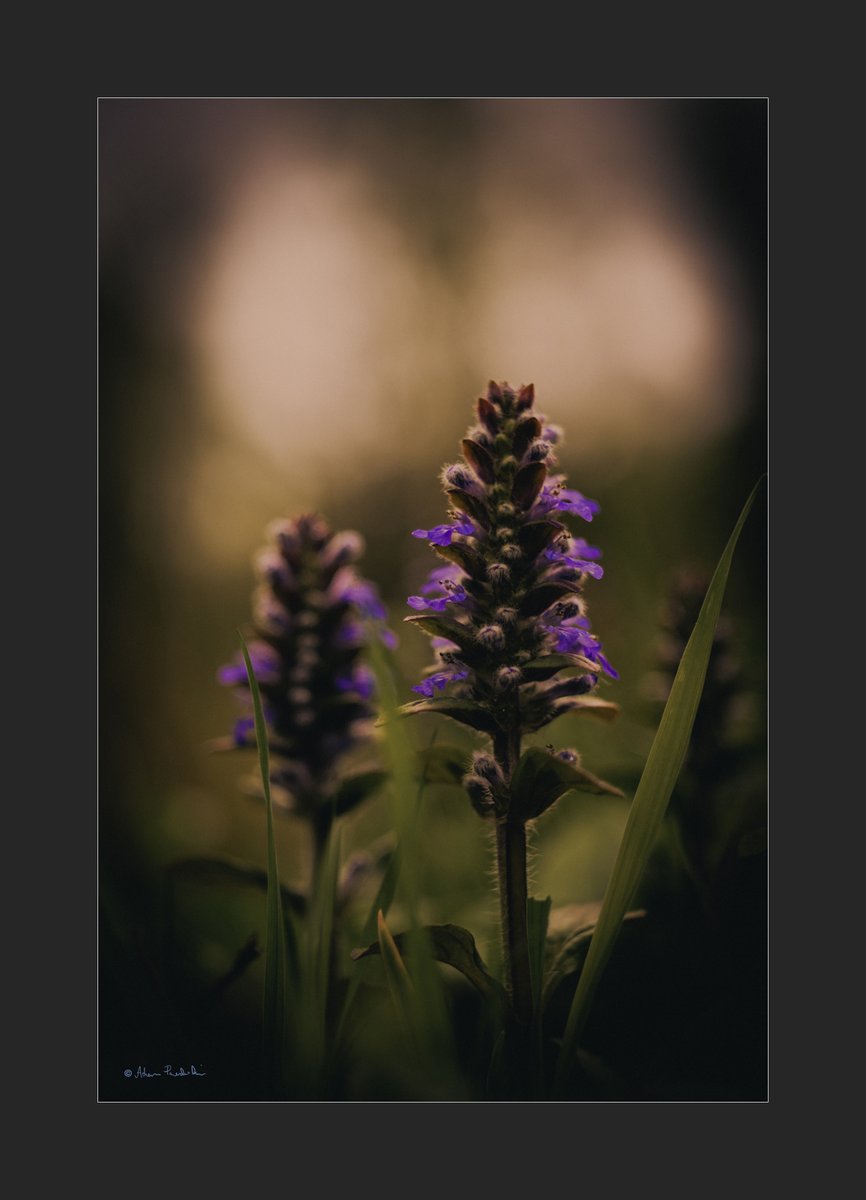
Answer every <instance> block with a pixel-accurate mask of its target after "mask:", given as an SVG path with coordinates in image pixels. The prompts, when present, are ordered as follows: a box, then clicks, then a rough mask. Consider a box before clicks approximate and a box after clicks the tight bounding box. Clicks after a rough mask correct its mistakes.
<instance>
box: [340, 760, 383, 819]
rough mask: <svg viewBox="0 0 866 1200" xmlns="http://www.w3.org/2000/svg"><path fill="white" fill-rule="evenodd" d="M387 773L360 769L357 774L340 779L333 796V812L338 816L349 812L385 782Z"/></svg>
mask: <svg viewBox="0 0 866 1200" xmlns="http://www.w3.org/2000/svg"><path fill="white" fill-rule="evenodd" d="M387 778H388V775H387V773H386V772H385V771H362V772H361V773H360V774H358V775H349V776H348V777H347V778H346V779H344V780H342V782H341V783H340V786H339V787H338V788H337V790H336V792H335V793H334V796H333V805H334V813H335V815H336V816H338V817H340V816H342V815H343V813H347V812H350V811H351V810H352V809H353V808H355V807H356V806H357V805H358V804H360V803H361V801H362V800H366V798H367V797H368V796H371V795H372V794H373V792H376V791H378V790H379V788H380V787H381V786H382V785H383V784H384V783H385V781H386V780H387Z"/></svg>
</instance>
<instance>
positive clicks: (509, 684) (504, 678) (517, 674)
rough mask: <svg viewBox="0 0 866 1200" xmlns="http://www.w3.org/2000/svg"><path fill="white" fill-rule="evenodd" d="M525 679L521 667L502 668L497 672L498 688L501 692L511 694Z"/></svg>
mask: <svg viewBox="0 0 866 1200" xmlns="http://www.w3.org/2000/svg"><path fill="white" fill-rule="evenodd" d="M522 679H523V672H522V671H521V669H520V667H500V668H499V670H498V671H497V672H496V686H497V688H498V689H499V691H500V692H511V691H513V690H514V688H516V687H517V685H518V684H519V683H520V681H521V680H522Z"/></svg>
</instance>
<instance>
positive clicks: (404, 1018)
mask: <svg viewBox="0 0 866 1200" xmlns="http://www.w3.org/2000/svg"><path fill="white" fill-rule="evenodd" d="M376 920H377V926H378V935H379V940H378V941H377V942H376V946H377V947H378V950H379V953H380V954H381V955H382V962H383V963H384V966H385V979H386V980H387V982H388V990H389V992H390V993H391V999H392V1000H393V1002H394V1007H395V1009H396V1010H397V1018H398V1020H399V1021H400V1024H401V1026H402V1028H403V1030H404V1032H405V1033H406V1034H411V1031H412V1028H413V1025H414V1020H413V1018H414V1015H415V1005H414V988H413V986H412V980H411V979H410V978H409V972H408V971H407V970H406V964H405V963H404V962H403V959H402V957H401V955H400V951H399V950H398V949H397V944H396V942H395V941H394V937H393V935H392V933H391V930H390V929H389V928H388V923H387V922H386V920H385V917H384V916H383V914H382V910H381V909H380V910H379V912H378V914H377V917H376Z"/></svg>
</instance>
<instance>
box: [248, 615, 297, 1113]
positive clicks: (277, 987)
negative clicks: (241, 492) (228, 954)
mask: <svg viewBox="0 0 866 1200" xmlns="http://www.w3.org/2000/svg"><path fill="white" fill-rule="evenodd" d="M238 636H239V637H240V642H241V651H242V652H243V656H244V662H245V664H246V669H247V679H248V680H249V685H250V693H251V695H252V698H253V715H254V718H255V726H256V744H257V746H258V750H259V769H260V771H261V776H262V788H263V789H264V794H265V811H266V813H267V843H268V844H267V854H268V890H267V927H266V934H265V990H264V1010H263V1018H264V1031H263V1032H264V1052H265V1067H266V1071H267V1074H268V1077H269V1079H270V1080H271V1082H272V1084H273V1085H274V1086H275V1087H276V1088H277V1089H278V1090H281V1089H282V1088H283V1087H284V1085H285V1083H286V1079H287V1073H288V1057H289V1035H290V1024H289V970H288V965H289V955H288V946H287V943H286V927H285V922H284V919H283V909H282V897H281V892H280V876H279V871H278V867H277V843H276V838H275V836H274V806H273V803H272V802H271V777H270V761H269V755H268V731H267V726H266V725H265V718H264V713H263V712H262V697H261V693H260V692H259V684H258V680H257V679H256V677H255V673H254V672H253V665H252V663H251V662H250V655H249V651H248V650H247V644H246V642H245V641H244V637H243V634H241V633H240V632H239V633H238Z"/></svg>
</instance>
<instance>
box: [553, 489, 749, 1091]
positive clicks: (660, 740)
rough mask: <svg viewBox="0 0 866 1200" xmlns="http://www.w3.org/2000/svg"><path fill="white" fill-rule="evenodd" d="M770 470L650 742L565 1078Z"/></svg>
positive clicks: (652, 837) (564, 1063) (721, 567)
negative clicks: (737, 550) (735, 557)
mask: <svg viewBox="0 0 866 1200" xmlns="http://www.w3.org/2000/svg"><path fill="white" fill-rule="evenodd" d="M762 482H763V476H762V478H761V479H759V480H758V482H757V483H756V484H755V486H754V488H753V489H752V492H751V495H750V496H749V498H748V500H747V501H746V503H745V504H744V505H743V510H742V512H741V513H740V516H739V519H738V520H737V523H736V525H735V526H734V531H733V533H732V534H731V536H730V538H729V540H728V544H727V546H726V547H725V549H724V551H723V552H722V556H721V558H720V559H719V563H718V566H717V567H716V570H715V572H714V574H713V578H712V580H711V581H710V586H709V588H708V589H707V594H706V596H705V597H704V602H703V604H702V606H701V611H700V613H699V614H698V619H697V621H696V623H695V627H694V629H693V630H692V634H691V637H690V638H689V640H688V643H687V644H686V648H685V650H684V651H683V656H682V658H681V660H680V665H679V667H678V668H677V673H676V676H675V678H674V682H673V686H672V688H671V693H670V696H669V697H668V701H667V704H666V705H665V709H664V712H663V713H662V718H661V721H660V723H659V727H658V730H657V731H656V735H655V738H654V739H653V744H652V746H651V748H650V752H649V756H648V758H647V761H646V765H645V767H644V770H643V774H642V775H641V779H640V782H639V784H638V787H637V791H636V792H635V797H634V800H633V802H632V805H631V809H630V811H629V815H628V820H627V821H626V826H625V830H624V832H623V837H622V842H621V843H620V847H619V852H618V854H617V858H616V862H615V863H614V867H613V871H612V873H611V877H610V880H609V882H608V886H607V890H606V892H605V896H604V900H603V902H602V907H601V912H600V913H599V918H598V924H597V925H596V928H595V932H594V934H593V937H592V941H591V943H590V947H589V952H588V953H587V957H586V963H585V964H584V967H583V970H582V972H581V974H580V980H579V983H578V986H577V989H576V991H575V994H574V998H573V1000H572V1004H571V1009H570V1011H569V1015H568V1021H567V1023H566V1027H565V1033H564V1036H563V1041H562V1048H561V1051H560V1055H559V1062H558V1065H557V1079H558V1081H559V1082H560V1083H561V1082H562V1080H563V1079H564V1077H565V1075H566V1073H567V1071H568V1069H569V1066H570V1064H571V1063H572V1061H573V1059H574V1057H575V1053H576V1049H577V1045H578V1041H579V1039H580V1036H581V1034H582V1032H583V1028H584V1025H585V1023H586V1018H587V1014H588V1013H589V1009H590V1006H591V1004H592V1000H593V997H594V995H595V992H596V989H597V988H598V983H599V980H600V978H601V975H602V972H603V971H604V968H605V966H606V964H607V962H608V959H609V958H610V955H611V952H612V950H613V946H614V942H615V941H616V938H617V936H618V934H619V931H620V929H621V927H622V922H623V918H624V917H625V915H626V912H627V910H628V908H629V906H630V904H631V902H632V900H633V898H634V895H635V892H636V890H637V887H638V884H639V883H640V879H641V876H642V875H643V872H644V869H645V867H646V864H647V860H648V859H649V856H650V853H651V851H652V848H653V845H654V844H655V841H656V838H657V836H658V834H659V831H660V829H661V825H662V819H663V817H664V814H665V809H666V808H667V804H668V800H669V799H670V795H671V792H672V791H673V788H674V784H675V783H676V780H677V776H678V775H679V773H680V769H681V767H682V764H683V760H684V758H685V755H686V751H687V749H688V745H689V738H690V737H691V732H692V725H693V724H694V719H695V714H696V712H697V708H698V704H699V702H700V698H701V692H702V691H703V686H704V679H705V676H706V672H707V664H708V662H709V657H710V650H711V649H712V644H713V635H714V632H715V627H716V622H717V621H718V619H719V613H720V611H721V607H722V598H723V596H724V592H725V586H726V584H727V580H728V573H729V571H730V568H731V560H732V558H733V554H734V548H735V546H736V544H737V540H738V539H739V536H740V531H741V530H742V528H743V525H744V524H745V521H746V517H747V516H748V515H749V510H750V509H751V507H752V504H753V502H754V499H755V496H756V494H757V492H758V489H759V487H760V486H761V483H762Z"/></svg>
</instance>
